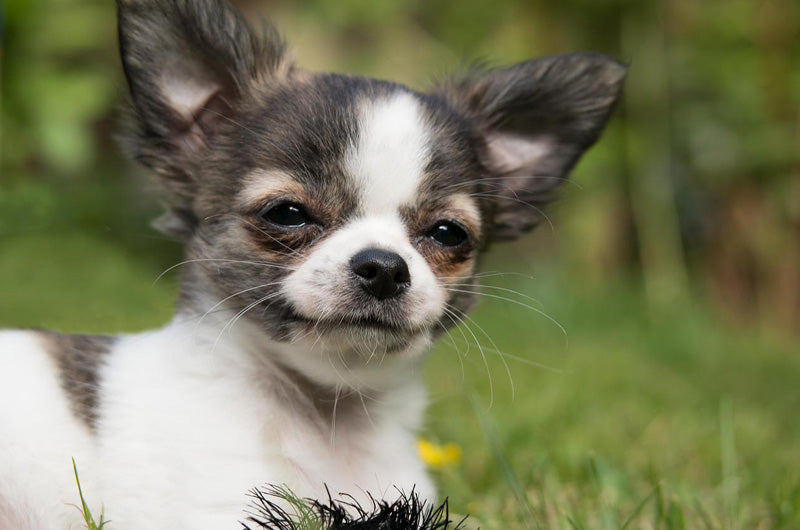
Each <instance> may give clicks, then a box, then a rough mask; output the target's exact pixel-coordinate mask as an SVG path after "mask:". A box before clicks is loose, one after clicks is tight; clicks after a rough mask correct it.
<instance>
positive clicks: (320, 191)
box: [119, 0, 625, 377]
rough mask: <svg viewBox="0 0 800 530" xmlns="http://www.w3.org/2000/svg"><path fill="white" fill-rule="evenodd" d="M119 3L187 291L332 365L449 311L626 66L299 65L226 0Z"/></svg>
mask: <svg viewBox="0 0 800 530" xmlns="http://www.w3.org/2000/svg"><path fill="white" fill-rule="evenodd" d="M119 16H120V20H119V29H120V48H121V52H122V59H123V64H124V67H125V73H126V75H127V78H128V82H129V84H130V89H131V100H132V115H133V118H134V119H133V124H134V126H133V128H132V130H131V131H130V134H129V138H128V140H129V145H130V146H131V148H132V150H133V152H134V154H135V156H136V157H137V158H138V159H139V160H140V161H141V162H142V163H144V164H145V165H146V166H148V167H150V168H152V169H153V170H155V172H156V173H157V174H158V176H159V177H160V181H161V182H162V183H163V186H164V187H165V188H167V190H168V191H169V192H170V195H171V197H172V208H171V210H170V213H169V215H168V216H166V217H165V218H163V219H162V222H161V228H162V229H163V230H164V231H166V232H169V233H171V234H174V235H180V236H182V237H183V238H184V239H185V240H186V242H187V247H188V254H189V258H190V259H192V260H196V261H194V262H193V263H192V267H191V269H190V270H191V272H190V273H189V274H188V276H187V278H188V279H187V281H188V282H189V283H188V285H189V287H188V288H187V289H186V292H185V293H184V294H185V295H187V296H188V298H189V299H190V300H189V301H188V302H187V303H195V304H198V303H200V302H198V300H206V301H207V300H209V298H213V301H215V302H216V301H219V300H225V302H224V304H223V306H224V307H227V308H229V309H233V308H235V309H239V310H241V311H242V318H246V319H248V320H249V321H251V322H254V323H256V324H257V325H258V326H259V327H260V328H261V329H262V330H263V331H264V332H265V333H266V335H267V336H268V337H269V339H270V340H271V341H274V343H276V344H279V345H282V346H281V347H280V348H278V349H281V350H282V351H284V352H286V356H287V358H288V359H289V362H291V363H293V364H294V365H295V366H297V367H300V368H301V369H303V370H305V371H307V372H308V371H310V372H316V373H318V375H319V376H320V377H324V372H326V371H328V370H330V366H329V364H328V363H329V362H330V360H331V359H332V358H333V359H334V360H336V359H338V360H340V361H342V362H345V363H347V364H349V365H350V366H353V365H359V364H361V365H366V364H368V363H369V362H370V360H371V359H373V358H375V357H378V358H383V357H385V356H387V355H388V356H391V357H393V358H401V359H402V358H408V357H413V356H414V355H416V354H417V353H418V352H419V351H421V350H422V349H423V348H421V346H422V345H426V344H427V343H428V342H429V341H430V339H431V337H433V336H435V335H436V333H437V330H440V329H444V328H447V327H448V326H450V325H452V323H453V321H454V320H456V319H458V318H459V317H460V315H461V313H462V312H464V311H466V310H467V309H468V307H469V306H470V304H471V302H472V298H473V295H472V294H470V292H469V291H471V290H472V288H471V287H469V284H471V283H474V280H473V279H472V277H473V275H474V269H475V261H476V256H477V255H478V253H479V252H480V251H481V250H482V249H484V248H486V247H487V245H488V244H489V243H490V242H492V241H496V240H508V239H512V238H515V237H517V236H519V235H520V234H522V233H523V232H525V231H527V230H529V229H531V228H532V227H533V226H535V225H536V224H537V223H538V222H539V221H540V220H541V219H542V215H543V214H542V207H543V206H544V205H545V204H546V203H547V202H549V201H550V200H552V199H553V197H554V194H555V192H556V191H557V190H558V188H559V186H560V185H561V184H562V183H563V182H564V181H565V179H566V177H567V174H568V172H569V170H570V169H571V168H572V166H573V165H574V164H575V162H576V161H577V160H578V158H579V157H580V155H581V154H582V153H583V151H584V150H586V149H587V148H588V147H589V146H590V145H592V144H593V143H594V142H595V141H596V140H597V138H598V136H599V134H600V132H601V130H602V128H603V127H604V125H605V123H606V121H607V119H608V117H609V115H610V113H611V110H612V108H613V106H614V102H615V101H616V99H617V97H618V94H619V91H620V87H621V84H622V80H623V78H624V75H625V68H624V67H623V66H621V65H620V64H618V63H616V62H614V61H612V60H610V59H609V58H607V57H605V56H603V55H599V54H572V55H563V56H555V57H548V58H543V59H537V60H532V61H528V62H524V63H520V64H517V65H514V66H512V67H510V68H505V69H495V70H482V71H473V72H470V73H469V74H467V75H465V76H462V77H460V78H458V79H457V80H453V81H449V82H447V83H444V84H443V85H440V86H439V87H437V88H435V89H434V90H433V91H431V92H429V93H420V92H416V91H414V90H411V89H409V88H406V87H404V86H402V85H398V84H394V83H388V82H383V81H376V80H372V79H365V78H358V77H350V76H342V75H335V74H318V73H311V72H307V71H303V70H300V69H298V68H296V67H295V66H294V65H293V64H292V63H291V61H290V59H289V58H288V56H287V55H286V53H285V50H284V46H283V43H282V41H281V40H280V38H279V37H278V36H277V35H276V33H275V32H274V30H272V29H271V28H269V27H265V28H263V29H262V30H261V31H254V30H253V28H252V27H251V26H249V25H248V24H247V23H246V22H245V21H244V19H243V18H242V17H241V16H240V15H239V14H238V13H237V12H236V11H235V10H234V9H233V8H232V7H231V6H230V5H228V4H227V3H226V2H225V1H224V0H174V1H169V2H164V1H160V0H120V2H119ZM198 293H202V294H203V295H205V296H194V297H193V296H192V295H193V294H195V295H196V294H198ZM208 295H210V297H209V296H208ZM191 299H193V300H194V302H192V301H191ZM201 305H202V304H201ZM205 305H208V303H205ZM196 309H203V310H207V309H210V307H202V308H196ZM298 345H300V346H301V347H298ZM375 354H377V356H376V355H375Z"/></svg>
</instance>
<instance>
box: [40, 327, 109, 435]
mask: <svg viewBox="0 0 800 530" xmlns="http://www.w3.org/2000/svg"><path fill="white" fill-rule="evenodd" d="M41 337H42V338H43V339H44V341H45V349H46V351H47V352H48V353H49V354H50V358H51V359H53V361H54V362H55V363H56V366H57V367H58V371H59V381H60V383H61V388H62V389H63V390H64V392H65V393H66V394H67V398H68V399H69V402H70V407H71V408H72V411H73V413H74V414H75V415H76V416H77V417H78V418H80V419H81V420H83V421H84V423H86V426H87V427H89V429H90V430H92V431H94V430H95V427H96V425H95V423H96V421H97V406H98V393H97V391H98V386H99V380H98V372H99V371H100V367H101V365H102V364H103V362H104V358H105V355H106V354H107V353H108V352H109V351H110V350H111V346H112V345H113V344H114V342H115V341H116V340H117V339H116V337H109V336H104V335H67V334H63V333H54V332H49V331H47V332H42V333H41Z"/></svg>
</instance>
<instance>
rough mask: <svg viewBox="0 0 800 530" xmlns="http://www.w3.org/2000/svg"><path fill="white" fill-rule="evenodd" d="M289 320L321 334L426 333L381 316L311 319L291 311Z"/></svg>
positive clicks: (406, 334) (407, 334) (422, 329)
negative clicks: (354, 332)
mask: <svg viewBox="0 0 800 530" xmlns="http://www.w3.org/2000/svg"><path fill="white" fill-rule="evenodd" d="M287 318H288V320H290V321H293V322H297V323H299V324H303V325H306V326H308V327H311V328H313V329H315V330H316V331H321V332H333V331H338V330H348V329H361V330H371V331H377V332H384V333H387V334H391V335H395V336H409V335H416V334H418V333H421V332H423V331H424V328H423V327H421V326H412V325H405V324H400V323H397V322H391V321H389V320H387V319H385V318H382V317H379V316H375V315H373V316H350V315H347V316H343V315H339V316H336V315H334V316H330V317H324V318H318V319H315V318H309V317H306V316H303V315H300V314H298V313H296V312H294V311H291V312H290V313H289V315H288V316H287Z"/></svg>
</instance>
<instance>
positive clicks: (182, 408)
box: [97, 342, 426, 528]
mask: <svg viewBox="0 0 800 530" xmlns="http://www.w3.org/2000/svg"><path fill="white" fill-rule="evenodd" d="M149 346H150V347H149V348H148V344H143V343H140V344H138V345H132V346H130V350H126V348H129V346H127V345H123V347H122V348H120V350H119V351H117V352H115V355H114V356H113V359H112V360H111V362H110V363H109V365H108V367H107V369H106V371H105V374H104V376H105V377H104V387H103V388H104V408H103V409H102V419H101V422H100V432H99V439H98V440H99V447H98V449H99V453H98V457H99V459H98V462H97V464H98V469H99V470H101V473H100V475H99V476H100V477H102V480H101V483H100V484H98V486H99V488H98V489H99V491H102V492H103V493H102V496H103V498H104V502H105V505H106V509H107V513H108V514H109V517H111V516H114V517H115V518H116V519H117V520H118V521H136V522H137V524H138V527H141V528H144V527H155V526H157V525H163V524H164V521H170V520H174V522H175V523H174V524H175V527H178V528H182V527H185V528H206V527H208V528H213V527H216V528H223V527H225V525H227V526H228V527H230V522H231V521H235V520H237V519H241V517H242V513H243V510H244V509H245V508H246V504H247V493H248V491H250V490H251V489H252V488H254V487H257V486H261V485H265V484H273V485H285V486H288V487H289V488H290V489H292V490H293V491H294V492H295V493H296V494H297V495H299V496H302V497H305V496H311V497H325V496H326V495H327V493H326V491H325V488H326V487H328V488H329V489H330V491H331V492H332V493H334V494H336V493H338V492H347V493H351V494H356V495H358V494H359V492H360V491H370V492H372V493H373V494H377V495H378V496H380V495H381V494H382V493H383V492H387V491H391V490H392V488H393V486H397V487H400V488H404V489H408V488H410V487H412V486H413V485H414V484H415V483H416V482H425V481H426V479H425V477H424V474H422V476H418V475H420V474H419V473H416V474H415V473H409V469H411V468H418V465H416V463H415V460H416V459H415V457H414V454H413V439H412V438H411V435H410V433H406V432H404V431H403V430H402V429H400V428H397V427H396V426H391V425H387V426H384V425H383V424H382V422H381V421H380V420H379V419H378V418H375V419H374V421H373V420H372V418H366V421H363V419H360V420H358V421H354V420H353V419H352V417H350V416H348V415H347V414H345V413H346V412H354V411H355V410H364V411H366V409H367V404H366V403H363V404H362V403H361V402H360V401H358V402H354V401H353V399H352V397H351V398H350V399H349V401H348V402H346V403H347V407H349V408H352V409H353V410H346V408H345V406H344V405H340V406H339V407H338V411H337V413H336V420H334V419H333V417H331V418H330V419H329V418H321V417H318V416H317V417H314V414H319V411H311V410H308V409H304V408H303V407H302V406H298V404H296V403H291V402H288V401H287V399H288V398H287V397H280V396H279V395H275V394H274V393H272V392H269V391H268V389H265V388H260V387H259V385H258V384H254V383H253V381H252V380H250V379H248V378H247V377H245V376H242V377H236V376H234V375H231V372H230V371H229V370H224V369H218V368H215V367H214V366H213V364H203V363H204V362H206V361H205V360H204V359H203V358H202V357H200V358H199V359H198V358H197V356H194V357H195V359H194V360H195V362H196V363H197V364H196V365H194V366H193V367H190V368H188V369H187V365H186V364H185V362H186V358H184V356H183V355H181V354H180V352H177V353H176V352H175V350H174V349H173V350H172V351H171V353H170V355H166V356H165V355H164V353H163V351H162V352H161V353H158V352H157V351H156V350H162V348H164V347H165V345H164V344H160V343H157V342H154V343H153V344H152V345H149ZM187 353H188V352H187ZM190 366H191V365H190ZM362 406H363V409H362ZM355 407H357V408H355ZM333 410H334V409H330V411H331V412H333ZM326 426H327V428H325V427H326ZM141 440H147V443H141V442H140V441H141ZM412 464H413V465H412ZM409 466H411V467H409Z"/></svg>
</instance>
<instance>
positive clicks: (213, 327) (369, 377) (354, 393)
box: [171, 283, 425, 432]
mask: <svg viewBox="0 0 800 530" xmlns="http://www.w3.org/2000/svg"><path fill="white" fill-rule="evenodd" d="M196 287H197V283H192V284H191V289H189V288H188V287H187V286H186V285H184V287H183V289H182V290H181V295H180V296H179V300H178V305H177V310H176V315H175V318H174V319H173V322H172V324H171V326H172V327H174V328H175V329H176V332H177V333H180V334H186V335H187V336H190V337H191V339H190V340H191V341H192V342H193V343H194V344H196V345H197V351H196V355H198V356H202V357H204V358H205V359H206V361H207V362H208V364H209V365H210V366H214V367H216V368H215V370H218V371H219V374H220V376H221V377H238V378H241V379H242V384H247V385H253V386H256V387H259V388H260V389H261V390H262V391H263V392H265V393H266V394H269V395H271V396H272V397H274V398H275V399H277V400H278V401H279V402H280V403H284V404H286V406H287V407H291V408H293V409H295V412H296V413H297V414H300V415H302V416H303V417H305V418H307V419H309V420H310V421H311V422H313V423H314V424H315V425H316V426H317V427H318V428H319V429H320V430H321V431H325V432H328V431H329V430H331V429H332V428H333V425H334V424H336V425H337V426H338V427H337V429H340V428H341V427H343V426H345V425H347V426H349V427H351V428H355V429H359V428H360V427H363V426H368V425H369V424H373V423H375V422H378V421H381V419H383V418H387V419H389V420H390V421H396V417H400V418H406V420H401V421H403V423H405V424H406V426H407V427H409V428H411V429H416V428H417V427H418V425H417V423H418V421H419V418H420V417H421V414H422V412H423V410H424V407H425V395H424V389H423V386H422V383H421V379H422V378H421V360H420V359H419V358H418V359H417V360H413V361H412V360H408V359H395V358H389V357H388V356H387V357H385V358H383V359H375V361H374V362H373V363H372V365H370V366H368V367H361V368H360V369H359V368H357V367H354V366H348V365H347V363H345V362H343V360H342V358H341V357H340V356H335V355H334V356H331V357H330V358H326V359H325V360H323V359H322V358H321V357H324V355H320V353H319V352H313V351H311V352H310V351H307V350H305V349H304V347H303V346H300V345H298V344H293V343H290V342H288V343H287V342H277V341H275V340H273V339H271V338H270V337H268V336H267V335H266V333H265V332H264V331H263V330H261V329H260V328H259V327H258V325H257V324H256V323H254V322H252V321H250V320H249V319H247V318H244V317H241V316H240V315H239V312H240V311H241V308H238V307H236V306H235V304H225V303H223V304H219V301H220V299H219V297H215V296H212V295H210V294H208V293H207V292H205V291H200V290H198V289H197V288H196ZM237 316H239V317H240V318H238V319H237ZM306 347H307V345H306ZM298 358H300V359H305V360H308V361H309V362H308V363H307V364H303V363H298V362H292V360H293V359H298ZM409 395H411V396H413V397H412V398H411V399H408V398H407V397H406V396H409Z"/></svg>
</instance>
